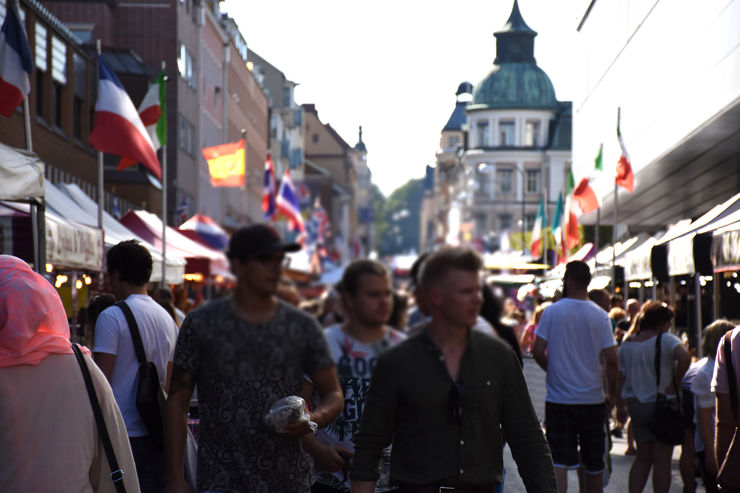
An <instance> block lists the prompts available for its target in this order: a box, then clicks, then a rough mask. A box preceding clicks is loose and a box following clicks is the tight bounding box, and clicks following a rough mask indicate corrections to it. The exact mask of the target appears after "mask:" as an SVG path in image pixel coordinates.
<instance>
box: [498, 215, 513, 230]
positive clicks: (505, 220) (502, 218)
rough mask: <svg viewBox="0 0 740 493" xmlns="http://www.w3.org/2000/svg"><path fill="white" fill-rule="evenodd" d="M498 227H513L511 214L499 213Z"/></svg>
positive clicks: (504, 228) (507, 228)
mask: <svg viewBox="0 0 740 493" xmlns="http://www.w3.org/2000/svg"><path fill="white" fill-rule="evenodd" d="M498 229H499V231H507V230H509V229H511V214H499V215H498Z"/></svg>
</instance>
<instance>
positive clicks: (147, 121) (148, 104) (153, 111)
mask: <svg viewBox="0 0 740 493" xmlns="http://www.w3.org/2000/svg"><path fill="white" fill-rule="evenodd" d="M166 81H167V76H166V75H165V73H164V70H162V73H161V74H159V77H157V80H155V81H154V84H152V85H151V86H149V90H148V91H147V92H146V96H144V99H143V100H142V101H141V104H140V105H139V117H140V118H141V122H142V123H143V124H144V128H146V131H147V133H148V134H149V137H150V138H151V139H152V144H153V145H154V151H155V152H156V151H158V150H159V149H160V148H161V147H162V146H163V145H166V144H167V92H166V90H165V82H166ZM134 164H136V161H134V160H133V159H130V158H125V157H124V158H121V161H119V163H118V171H121V170H122V169H126V168H128V167H129V166H132V165H134Z"/></svg>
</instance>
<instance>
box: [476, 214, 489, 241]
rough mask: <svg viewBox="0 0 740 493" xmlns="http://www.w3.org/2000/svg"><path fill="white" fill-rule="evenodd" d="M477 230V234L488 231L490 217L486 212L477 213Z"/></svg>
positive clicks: (481, 234)
mask: <svg viewBox="0 0 740 493" xmlns="http://www.w3.org/2000/svg"><path fill="white" fill-rule="evenodd" d="M475 232H476V235H477V236H483V235H484V234H486V233H488V217H487V216H486V215H485V214H481V213H477V214H476V215H475Z"/></svg>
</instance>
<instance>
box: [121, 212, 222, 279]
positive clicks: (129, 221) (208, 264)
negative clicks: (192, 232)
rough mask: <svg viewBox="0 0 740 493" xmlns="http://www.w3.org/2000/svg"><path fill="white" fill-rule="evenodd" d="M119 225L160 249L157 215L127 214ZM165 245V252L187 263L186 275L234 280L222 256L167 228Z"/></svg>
mask: <svg viewBox="0 0 740 493" xmlns="http://www.w3.org/2000/svg"><path fill="white" fill-rule="evenodd" d="M121 223H123V225H124V226H126V227H127V228H129V229H130V230H132V231H133V232H135V233H136V234H138V235H139V236H141V237H142V238H144V239H145V240H147V241H148V242H150V243H151V244H153V245H154V246H155V247H156V248H158V249H161V248H162V220H161V219H160V218H159V217H157V216H156V215H154V214H152V213H151V212H147V211H143V210H138V211H129V212H128V213H127V214H126V215H125V216H123V217H122V218H121ZM166 241H167V250H166V251H167V252H173V253H175V254H177V255H180V256H182V257H184V258H185V260H186V261H187V264H186V265H185V272H186V273H189V274H200V275H202V276H203V278H204V279H207V278H209V277H219V276H220V277H222V278H224V279H229V280H233V279H234V275H233V274H232V273H231V271H230V270H229V261H228V260H227V259H226V255H224V253H223V252H218V251H216V250H213V249H211V248H208V247H205V246H203V245H201V244H199V243H197V242H195V241H193V240H191V239H190V238H188V237H187V236H184V235H183V234H181V233H179V232H178V231H177V230H176V229H174V228H171V227H170V226H167V237H166Z"/></svg>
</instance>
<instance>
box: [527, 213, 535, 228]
mask: <svg viewBox="0 0 740 493" xmlns="http://www.w3.org/2000/svg"><path fill="white" fill-rule="evenodd" d="M524 218H525V219H526V221H527V222H526V223H525V224H524V229H525V230H530V229H532V228H534V223H535V222H536V221H537V214H527V215H525V216H524Z"/></svg>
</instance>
